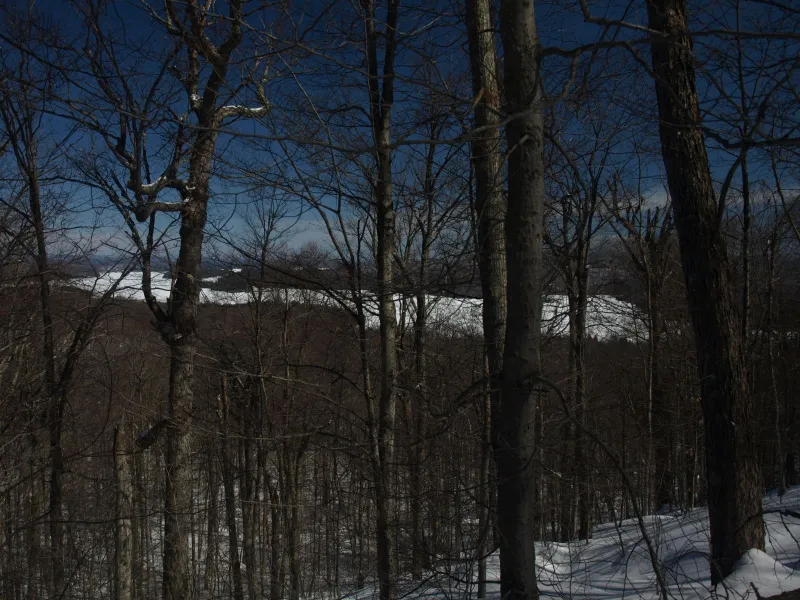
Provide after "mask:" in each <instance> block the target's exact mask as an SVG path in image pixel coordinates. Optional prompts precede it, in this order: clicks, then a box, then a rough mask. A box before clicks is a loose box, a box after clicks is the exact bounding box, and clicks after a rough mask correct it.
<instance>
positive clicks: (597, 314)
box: [67, 271, 647, 340]
mask: <svg viewBox="0 0 800 600" xmlns="http://www.w3.org/2000/svg"><path fill="white" fill-rule="evenodd" d="M120 275H121V273H119V272H113V271H112V272H108V273H104V274H102V275H100V276H99V277H81V278H74V279H70V280H68V281H67V284H68V285H70V286H73V287H77V288H80V289H83V290H87V291H92V292H93V294H95V295H100V294H102V293H104V292H105V291H106V290H108V289H109V288H110V287H111V286H112V285H113V284H114V282H115V281H117V280H118V279H119V277H120ZM219 279H220V277H219V276H213V277H207V278H204V279H202V280H201V285H202V284H205V285H206V287H203V289H202V291H201V293H200V301H201V302H204V303H209V304H221V305H240V304H247V303H248V302H253V301H254V300H255V299H256V294H257V290H250V291H223V290H215V289H211V288H210V287H208V285H209V284H216V283H218V282H219ZM170 287H171V281H170V279H169V278H168V277H166V276H165V275H164V274H163V273H153V276H152V289H153V294H154V296H155V297H156V298H157V299H158V300H160V301H166V300H167V299H168V298H169V294H170ZM334 293H335V294H336V297H337V298H338V301H337V300H336V299H334V298H333V297H332V295H331V294H328V293H325V292H321V291H317V290H308V289H300V288H268V289H263V290H262V291H261V294H262V299H263V300H265V301H274V302H280V303H283V302H287V301H288V302H292V303H300V304H309V305H316V306H340V307H341V306H346V307H352V305H353V304H352V301H351V300H350V297H349V292H347V291H339V292H334ZM114 296H115V297H117V298H125V299H129V300H140V301H144V294H143V293H142V276H141V273H138V272H133V273H131V274H129V275H127V276H126V277H125V278H124V279H123V280H122V282H121V283H120V285H119V287H118V289H117V292H116V293H115V294H114ZM427 301H428V307H429V313H428V321H429V327H431V328H432V329H437V328H439V329H441V328H452V329H454V330H456V331H461V332H466V333H471V334H479V333H480V332H481V330H482V326H481V300H480V299H475V298H452V297H447V296H428V297H427ZM395 307H396V310H397V314H398V315H399V316H400V318H405V319H406V323H410V322H411V321H412V319H413V316H412V315H413V314H414V312H415V310H416V306H415V300H414V298H413V297H405V298H404V297H401V296H399V295H398V296H397V297H396V298H395ZM365 310H366V312H367V326H368V327H372V328H377V327H378V307H377V303H376V302H375V300H374V298H368V299H367V302H366V307H365ZM567 311H568V302H567V297H566V296H564V295H549V296H547V297H546V299H545V305H544V309H543V311H542V319H543V324H544V327H545V330H546V332H547V334H549V335H567V332H568V327H569V321H568V318H567ZM587 329H588V333H589V337H592V338H595V339H600V340H604V339H612V338H624V339H630V340H633V339H645V338H646V337H647V330H646V327H645V325H644V323H643V321H642V318H641V314H640V311H639V310H638V309H637V308H636V307H635V306H634V305H633V304H631V303H629V302H624V301H622V300H618V299H617V298H614V297H613V296H607V295H597V296H593V297H592V298H590V300H589V310H588V315H587Z"/></svg>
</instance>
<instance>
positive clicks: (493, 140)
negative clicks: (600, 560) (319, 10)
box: [466, 0, 506, 598]
mask: <svg viewBox="0 0 800 600" xmlns="http://www.w3.org/2000/svg"><path fill="white" fill-rule="evenodd" d="M466 17H467V19H466V21H467V34H468V35H467V37H468V41H469V55H470V66H471V72H472V93H473V95H474V96H475V98H476V99H477V101H476V103H475V112H474V124H475V127H476V128H480V129H481V130H482V133H480V134H478V135H476V136H475V137H474V138H473V141H472V168H473V169H474V173H475V215H476V222H477V231H476V235H475V240H476V244H477V248H476V253H477V258H478V270H479V272H480V278H481V297H482V299H483V313H482V317H483V343H484V348H485V351H484V352H485V356H486V366H487V375H488V377H489V383H488V385H487V390H486V400H485V402H484V406H483V407H482V409H481V418H482V419H483V421H484V428H485V431H486V433H485V435H484V436H482V438H481V441H480V448H481V459H480V475H479V477H480V481H479V494H478V510H479V511H480V513H479V517H478V528H479V530H480V531H479V535H480V544H479V546H478V550H477V551H478V598H485V597H486V555H487V554H488V553H489V551H490V549H491V545H492V538H493V535H492V531H493V527H492V518H491V517H492V494H491V493H490V492H489V476H490V469H489V460H490V459H491V452H490V450H491V429H492V425H491V422H492V412H493V410H494V411H496V410H497V408H498V407H499V406H500V375H501V373H502V369H503V344H504V342H505V333H506V331H505V326H506V264H505V260H506V256H505V232H504V230H503V218H504V213H505V210H504V206H503V196H502V189H501V186H500V185H499V179H500V167H501V159H500V126H499V122H500V110H499V109H500V92H499V89H498V87H499V86H498V80H497V73H496V69H495V65H496V63H497V53H496V51H495V44H494V34H493V31H494V30H493V28H492V22H491V14H490V10H489V2H488V0H466ZM484 128H486V129H484ZM492 128H494V129H492ZM492 407H494V408H492Z"/></svg>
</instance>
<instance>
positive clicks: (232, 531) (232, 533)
mask: <svg viewBox="0 0 800 600" xmlns="http://www.w3.org/2000/svg"><path fill="white" fill-rule="evenodd" d="M218 410H219V416H220V426H221V429H222V449H221V450H222V452H221V453H222V486H223V488H224V490H225V520H226V525H227V527H228V555H229V557H230V563H231V579H232V580H233V598H234V600H243V599H244V591H243V586H242V563H241V558H240V557H239V533H238V527H237V525H236V495H235V494H236V493H235V491H234V485H233V484H234V476H233V468H234V464H233V463H234V456H235V451H234V449H233V448H232V442H231V440H230V438H229V436H228V428H229V421H230V415H229V410H230V404H229V400H228V385H227V381H226V378H225V377H223V378H222V391H221V393H220V406H219V409H218Z"/></svg>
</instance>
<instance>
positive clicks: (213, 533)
mask: <svg viewBox="0 0 800 600" xmlns="http://www.w3.org/2000/svg"><path fill="white" fill-rule="evenodd" d="M217 452H218V450H217V445H216V444H214V443H213V442H212V443H211V444H210V448H209V451H208V455H207V456H206V460H208V464H207V468H208V504H207V509H206V510H207V512H208V516H207V521H206V524H207V527H208V531H207V533H206V563H205V571H204V574H203V587H204V589H205V591H206V593H207V594H208V595H213V594H212V590H213V589H214V582H215V580H216V578H217V552H218V551H219V548H218V544H217V534H218V526H217V522H218V518H219V514H218V506H217V505H218V501H217V500H218V496H217V494H218V492H219V483H218V482H217V468H216V464H217Z"/></svg>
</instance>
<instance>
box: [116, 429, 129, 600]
mask: <svg viewBox="0 0 800 600" xmlns="http://www.w3.org/2000/svg"><path fill="white" fill-rule="evenodd" d="M130 462H131V457H130V445H129V443H128V436H127V432H126V431H125V420H124V419H123V421H122V423H121V424H120V425H118V426H117V427H116V428H115V429H114V483H115V484H116V511H115V512H116V515H115V521H116V529H115V534H116V535H115V539H114V542H115V557H114V559H115V560H114V574H115V576H114V598H115V600H131V598H132V587H133V570H132V553H131V549H132V548H131V538H132V537H133V535H132V529H133V527H132V523H131V515H132V514H133V478H132V476H131V465H130Z"/></svg>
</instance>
